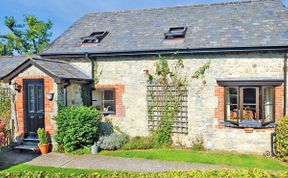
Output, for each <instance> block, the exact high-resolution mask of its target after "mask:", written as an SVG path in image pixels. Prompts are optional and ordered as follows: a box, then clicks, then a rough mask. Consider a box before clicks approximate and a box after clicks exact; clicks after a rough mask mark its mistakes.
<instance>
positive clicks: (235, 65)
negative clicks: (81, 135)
mask: <svg viewBox="0 0 288 178" xmlns="http://www.w3.org/2000/svg"><path fill="white" fill-rule="evenodd" d="M287 50H288V10H287V8H286V7H285V6H284V5H283V4H282V2H281V1H280V0H248V1H240V2H230V3H220V4H207V5H192V6H179V7H168V8H158V9H144V10H130V11H117V12H103V13H89V14H86V15H84V16H83V17H81V18H80V19H79V20H78V21H77V22H75V23H74V24H73V25H72V26H71V27H70V28H69V29H68V30H67V31H66V32H64V33H63V34H62V35H61V36H59V37H58V38H57V39H56V40H55V41H54V42H53V43H52V44H51V45H50V46H49V47H48V48H47V49H46V50H44V51H43V53H42V54H41V58H38V57H29V58H27V59H26V60H24V61H23V62H22V63H21V65H18V66H16V67H15V68H14V69H11V70H10V72H8V73H6V74H5V75H4V76H1V78H0V79H2V80H4V81H5V82H6V83H9V84H11V86H13V87H12V88H14V90H16V97H15V98H16V99H15V103H16V117H17V123H18V129H16V132H17V134H18V135H22V136H27V135H29V133H31V132H35V130H36V129H37V128H38V127H45V129H46V131H48V132H50V133H51V135H52V136H53V132H54V131H55V129H56V126H55V124H54V121H53V117H54V116H55V115H56V114H57V102H62V103H63V104H65V105H92V106H93V107H95V108H97V109H100V110H102V111H103V112H104V113H105V114H109V116H108V117H110V118H111V119H112V120H113V124H115V125H117V126H119V127H120V128H121V129H122V130H123V131H124V132H126V133H127V134H129V135H131V136H136V135H140V136H146V135H149V134H150V133H151V129H150V128H151V127H150V126H151V125H152V126H153V123H152V124H151V121H149V119H148V104H149V103H148V102H147V90H148V88H147V85H148V84H147V79H146V78H145V76H144V73H143V69H144V68H145V69H150V70H153V69H154V63H155V61H156V59H157V55H159V54H161V55H166V56H170V55H172V54H173V53H175V52H178V53H179V56H178V57H177V58H179V59H182V60H183V62H184V65H185V69H184V70H186V72H187V73H191V74H192V72H193V71H196V70H197V69H198V68H199V67H200V66H202V65H203V64H205V63H206V62H207V61H210V69H208V70H207V71H206V73H205V80H206V84H205V85H203V84H202V82H201V81H200V80H197V79H195V80H192V79H191V80H189V85H188V86H187V97H186V99H185V100H186V104H187V105H186V110H185V113H186V114H184V115H183V116H182V115H181V117H180V120H181V122H180V121H179V120H175V122H177V123H176V124H175V127H178V128H181V130H182V131H181V132H175V133H173V140H174V143H175V144H176V143H177V144H181V145H186V146H191V144H192V140H193V139H194V138H195V137H197V136H199V135H202V136H203V139H204V144H205V147H206V148H207V149H211V150H227V151H237V152H255V153H260V154H262V153H263V152H266V151H269V152H270V151H271V146H272V144H271V139H272V135H273V132H274V130H275V126H276V123H277V121H278V119H280V118H281V117H282V116H283V115H285V114H286V110H287V104H286V103H287V99H286V98H287V92H286V91H287V90H286V88H287V55H286V53H287ZM169 62H173V61H172V60H171V61H169ZM2 69H3V68H2V67H1V69H0V70H2ZM93 80H97V84H94V81H93ZM156 119H157V118H156ZM176 130H177V129H176Z"/></svg>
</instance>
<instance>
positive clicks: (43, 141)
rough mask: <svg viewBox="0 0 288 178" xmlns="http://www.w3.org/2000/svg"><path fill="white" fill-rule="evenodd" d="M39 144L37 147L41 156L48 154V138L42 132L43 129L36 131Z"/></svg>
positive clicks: (43, 131)
mask: <svg viewBox="0 0 288 178" xmlns="http://www.w3.org/2000/svg"><path fill="white" fill-rule="evenodd" d="M37 134H38V139H39V144H38V147H39V149H40V152H41V154H42V155H44V154H47V153H48V152H49V142H48V136H47V134H46V132H45V130H44V128H39V129H38V130H37Z"/></svg>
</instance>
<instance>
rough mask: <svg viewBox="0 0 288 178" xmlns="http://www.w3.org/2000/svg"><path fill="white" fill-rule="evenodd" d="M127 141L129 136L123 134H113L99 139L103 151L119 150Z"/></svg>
mask: <svg viewBox="0 0 288 178" xmlns="http://www.w3.org/2000/svg"><path fill="white" fill-rule="evenodd" d="M126 141H127V135H126V134H123V133H116V132H114V133H112V134H111V135H107V136H102V137H100V139H99V142H100V148H101V149H103V150H117V149H119V148H121V147H122V145H123V144H124V143H125V142H126Z"/></svg>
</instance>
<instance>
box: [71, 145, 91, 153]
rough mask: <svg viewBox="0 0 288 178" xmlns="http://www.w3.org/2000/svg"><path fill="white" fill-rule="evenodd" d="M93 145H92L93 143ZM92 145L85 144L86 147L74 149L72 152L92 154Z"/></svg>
mask: <svg viewBox="0 0 288 178" xmlns="http://www.w3.org/2000/svg"><path fill="white" fill-rule="evenodd" d="M91 146H92V145H91ZM91 146H90V145H89V146H85V147H84V148H80V149H78V150H74V151H72V152H70V153H71V154H75V155H84V154H90V153H91Z"/></svg>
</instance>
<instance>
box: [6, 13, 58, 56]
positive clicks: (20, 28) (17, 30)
mask: <svg viewBox="0 0 288 178" xmlns="http://www.w3.org/2000/svg"><path fill="white" fill-rule="evenodd" d="M5 26H6V27H7V28H8V29H9V30H10V32H9V33H6V34H3V35H0V38H2V39H4V42H3V43H5V45H6V46H7V49H8V52H10V53H12V52H17V53H19V54H39V53H40V52H41V51H42V50H43V49H44V48H45V47H47V45H48V43H49V42H50V40H49V37H50V36H51V33H50V32H49V30H50V29H51V28H52V22H51V21H50V20H48V22H44V21H41V20H38V18H37V17H35V16H33V15H25V16H24V23H22V24H19V23H17V22H16V20H15V18H14V17H7V16H6V17H5ZM3 43H2V44H0V50H1V49H2V51H3ZM1 45H2V48H1Z"/></svg>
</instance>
